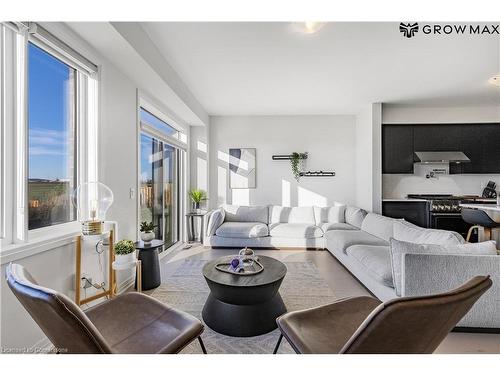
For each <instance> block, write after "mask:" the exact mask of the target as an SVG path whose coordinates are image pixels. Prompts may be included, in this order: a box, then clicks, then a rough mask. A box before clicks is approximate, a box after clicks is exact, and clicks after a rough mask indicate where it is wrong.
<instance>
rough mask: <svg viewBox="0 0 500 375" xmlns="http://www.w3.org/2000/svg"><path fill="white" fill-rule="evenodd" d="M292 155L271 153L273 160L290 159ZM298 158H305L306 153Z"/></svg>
mask: <svg viewBox="0 0 500 375" xmlns="http://www.w3.org/2000/svg"><path fill="white" fill-rule="evenodd" d="M292 158H293V155H273V160H292ZM299 159H301V160H305V159H307V155H304V156H301V157H300V158H299Z"/></svg>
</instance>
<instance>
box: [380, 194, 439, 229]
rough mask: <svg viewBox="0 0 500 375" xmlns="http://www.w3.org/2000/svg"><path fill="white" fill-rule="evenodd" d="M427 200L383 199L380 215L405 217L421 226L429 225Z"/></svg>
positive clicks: (397, 217)
mask: <svg viewBox="0 0 500 375" xmlns="http://www.w3.org/2000/svg"><path fill="white" fill-rule="evenodd" d="M428 204H429V202H427V201H425V202H424V201H383V202H382V215H384V216H387V217H393V218H394V219H405V220H406V221H409V222H410V223H412V224H415V225H418V226H419V227H422V228H428V227H429V214H428V212H429V211H428V207H427V206H428Z"/></svg>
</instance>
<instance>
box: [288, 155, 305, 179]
mask: <svg viewBox="0 0 500 375" xmlns="http://www.w3.org/2000/svg"><path fill="white" fill-rule="evenodd" d="M291 156H292V157H291V158H290V164H291V165H292V173H293V177H294V178H295V179H296V180H297V182H299V180H300V165H301V160H304V159H307V152H302V153H299V152H293V153H292V155H291Z"/></svg>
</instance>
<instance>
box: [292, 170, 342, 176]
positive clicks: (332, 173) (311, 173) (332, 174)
mask: <svg viewBox="0 0 500 375" xmlns="http://www.w3.org/2000/svg"><path fill="white" fill-rule="evenodd" d="M334 176H335V172H323V171H307V172H300V177H334Z"/></svg>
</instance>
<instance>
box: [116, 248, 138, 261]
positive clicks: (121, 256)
mask: <svg viewBox="0 0 500 375" xmlns="http://www.w3.org/2000/svg"><path fill="white" fill-rule="evenodd" d="M134 260H135V251H134V252H131V253H128V254H116V256H115V261H116V263H119V264H124V263H132V262H133V261H134Z"/></svg>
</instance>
